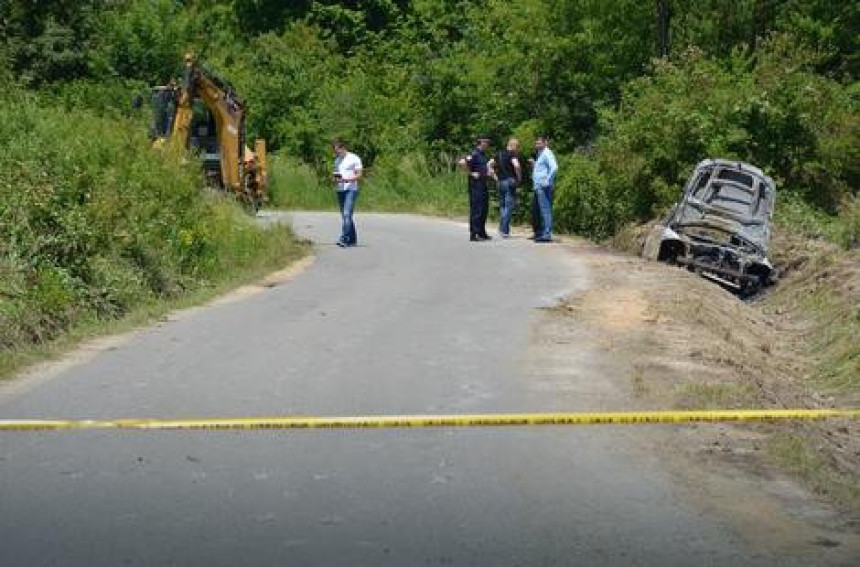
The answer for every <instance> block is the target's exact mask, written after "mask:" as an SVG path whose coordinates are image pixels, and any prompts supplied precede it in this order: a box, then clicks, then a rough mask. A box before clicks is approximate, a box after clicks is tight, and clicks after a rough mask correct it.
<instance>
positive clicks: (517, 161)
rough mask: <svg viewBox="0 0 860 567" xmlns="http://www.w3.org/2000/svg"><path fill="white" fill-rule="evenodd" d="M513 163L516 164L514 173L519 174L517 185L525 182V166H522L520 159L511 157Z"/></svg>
mask: <svg viewBox="0 0 860 567" xmlns="http://www.w3.org/2000/svg"><path fill="white" fill-rule="evenodd" d="M511 165H513V166H514V173H515V174H516V176H517V185H519V184H520V183H522V182H523V168H522V167H521V166H520V159H519V158H516V157H513V158H511Z"/></svg>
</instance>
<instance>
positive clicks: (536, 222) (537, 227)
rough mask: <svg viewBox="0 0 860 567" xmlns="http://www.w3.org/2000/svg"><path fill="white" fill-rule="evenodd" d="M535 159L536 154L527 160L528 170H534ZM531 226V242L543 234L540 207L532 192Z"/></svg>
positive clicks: (535, 195) (534, 193)
mask: <svg viewBox="0 0 860 567" xmlns="http://www.w3.org/2000/svg"><path fill="white" fill-rule="evenodd" d="M535 159H537V152H535V153H534V154H532V157H530V158H529V162H528V163H529V168H534V165H535ZM531 225H532V236H531V240H534V239H535V238H538V237H539V236H540V235H541V233H542V232H543V227H542V225H541V219H540V205H538V197H537V192H536V191H534V190H532V206H531Z"/></svg>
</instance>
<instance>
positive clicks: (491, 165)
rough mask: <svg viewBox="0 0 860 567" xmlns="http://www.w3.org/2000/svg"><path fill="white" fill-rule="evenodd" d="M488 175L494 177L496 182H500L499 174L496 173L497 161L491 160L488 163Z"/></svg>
mask: <svg viewBox="0 0 860 567" xmlns="http://www.w3.org/2000/svg"><path fill="white" fill-rule="evenodd" d="M487 175H489V176H490V177H492V178H493V179H495V180H496V181H498V180H499V176H498V173H496V160H495V159H491V160H490V161H488V162H487Z"/></svg>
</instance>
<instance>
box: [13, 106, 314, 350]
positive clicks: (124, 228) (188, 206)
mask: <svg viewBox="0 0 860 567" xmlns="http://www.w3.org/2000/svg"><path fill="white" fill-rule="evenodd" d="M202 186H203V183H202V175H201V173H200V167H199V164H197V163H195V162H191V163H184V162H182V161H181V160H179V159H171V157H170V156H168V155H166V154H163V153H160V152H157V151H155V150H151V149H150V148H149V144H148V140H147V139H146V126H145V124H144V123H143V122H142V120H135V119H132V118H106V117H99V116H96V115H95V114H93V113H92V112H90V111H87V110H82V109H77V108H68V107H66V108H63V107H61V106H59V105H56V102H51V103H49V102H46V101H45V100H43V99H39V98H36V97H34V96H33V95H30V94H24V93H20V92H14V91H11V92H5V93H4V94H0V358H2V356H3V355H5V354H7V353H8V352H10V351H14V350H16V349H21V348H27V347H29V346H32V345H35V344H40V343H44V342H46V341H50V340H52V339H55V338H57V337H59V336H61V335H63V334H64V333H65V332H67V331H68V330H69V329H71V328H73V327H75V326H76V325H80V324H85V323H89V322H92V321H96V320H106V319H112V318H117V317H120V316H122V315H124V314H126V313H128V312H129V311H131V310H133V309H135V308H136V307H137V306H140V305H141V304H144V303H147V302H151V301H159V300H164V299H172V298H177V297H180V296H182V295H183V294H186V293H188V292H191V291H194V290H197V289H200V288H201V287H205V286H209V285H216V284H217V283H219V282H223V281H225V280H228V279H230V278H235V277H238V276H239V275H240V274H241V273H246V272H248V271H253V270H256V269H259V268H260V266H263V265H272V264H276V263H283V262H285V261H286V258H287V257H289V256H290V255H296V254H297V253H298V252H297V245H295V244H294V242H293V239H292V238H291V237H290V235H289V233H288V231H287V230H286V229H283V228H276V229H274V230H271V231H264V230H262V229H260V228H258V227H257V226H256V225H255V224H254V223H253V222H252V221H251V220H250V219H249V218H248V217H247V216H246V215H244V214H243V213H242V211H241V209H240V208H239V207H238V206H237V205H236V204H235V203H234V202H233V201H232V199H230V198H227V197H225V196H224V195H221V194H217V193H214V192H212V191H210V190H207V189H202Z"/></svg>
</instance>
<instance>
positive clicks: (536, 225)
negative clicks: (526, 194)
mask: <svg viewBox="0 0 860 567" xmlns="http://www.w3.org/2000/svg"><path fill="white" fill-rule="evenodd" d="M542 225H543V223H542V222H541V218H540V205H539V204H538V197H537V192H535V191H534V190H532V232H533V233H534V236H535V238H537V237H538V236H540V235H541V234H543V226H542Z"/></svg>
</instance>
